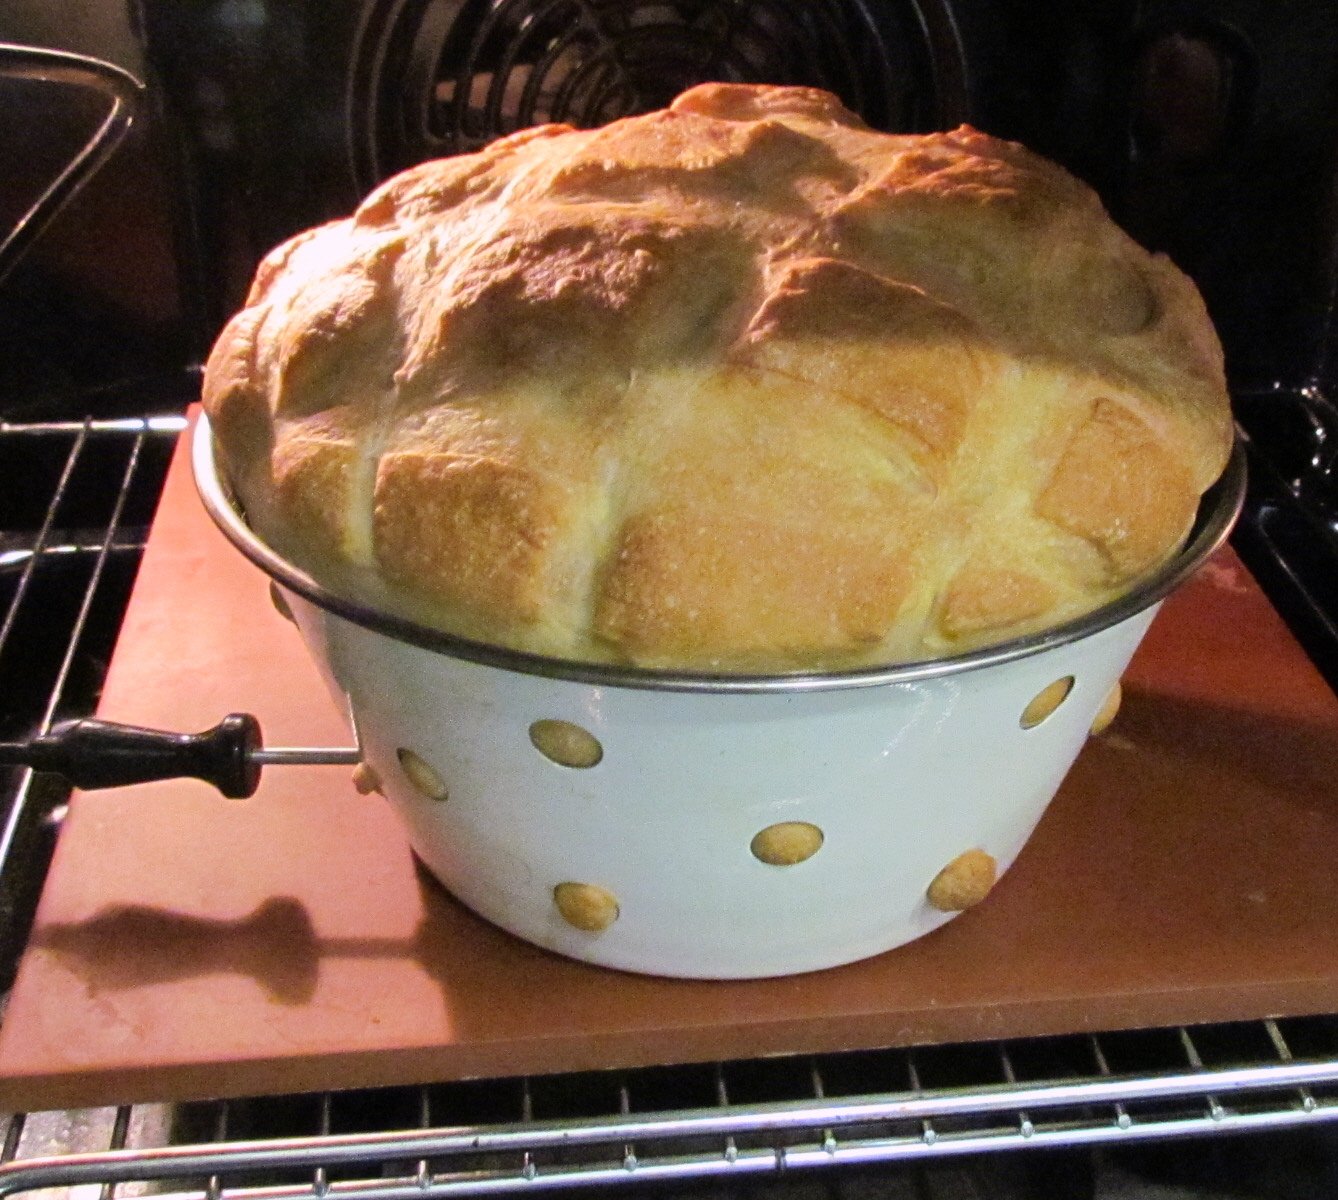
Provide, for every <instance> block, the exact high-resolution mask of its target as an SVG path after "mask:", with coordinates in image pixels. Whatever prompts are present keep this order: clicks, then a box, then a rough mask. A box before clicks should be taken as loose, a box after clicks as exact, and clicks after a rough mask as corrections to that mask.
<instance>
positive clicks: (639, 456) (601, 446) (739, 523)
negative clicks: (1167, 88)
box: [204, 84, 1232, 671]
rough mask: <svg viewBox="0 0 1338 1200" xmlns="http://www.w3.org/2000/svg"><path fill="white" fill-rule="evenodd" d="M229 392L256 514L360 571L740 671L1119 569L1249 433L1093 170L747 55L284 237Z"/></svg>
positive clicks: (1198, 320) (1068, 611)
mask: <svg viewBox="0 0 1338 1200" xmlns="http://www.w3.org/2000/svg"><path fill="white" fill-rule="evenodd" d="M204 403H205V408H206V410H207V412H208V413H209V415H210V417H211V420H212V421H213V422H214V425H215V430H216V437H217V441H218V447H219V450H220V454H221V457H222V460H223V463H224V467H225V470H226V471H227V473H228V475H229V477H230V478H231V480H232V482H233V484H234V486H235V488H236V490H237V492H238V494H239V496H240V498H241V501H242V503H243V505H244V506H245V509H246V511H247V514H248V517H249V519H250V520H251V522H252V524H253V525H254V526H255V528H256V529H257V531H258V532H259V533H260V534H261V536H262V537H264V538H266V540H268V541H269V542H270V543H271V544H273V545H274V546H275V548H276V549H278V550H279V551H280V552H281V553H283V554H285V555H286V556H288V557H289V558H291V559H292V560H293V561H294V562H296V563H297V564H298V565H299V566H301V567H303V568H305V569H306V570H308V571H310V572H311V573H313V574H314V575H315V576H316V577H318V578H321V579H323V580H324V581H326V582H327V583H328V584H329V585H330V586H332V587H335V588H336V589H340V590H344V591H351V592H353V593H354V594H356V595H358V596H359V597H360V598H362V599H364V600H366V601H368V602H370V603H373V604H376V605H378V606H380V607H386V608H391V609H393V610H395V611H397V612H399V613H401V614H402V615H407V616H409V617H411V618H413V619H417V620H420V621H424V622H427V623H430V624H433V625H435V626H438V627H441V628H444V629H446V630H449V631H452V632H455V633H459V634H463V635H464V636H468V637H473V638H477V639H482V640H485V641H489V642H494V643H498V644H501V645H505V646H510V647H513V648H517V649H522V650H527V651H531V652H536V653H541V654H549V655H556V656H559V657H566V658H574V659H581V660H589V661H622V662H632V663H637V664H641V665H646V666H653V667H665V668H674V667H678V668H684V669H708V670H722V671H772V670H776V671H783V670H791V669H833V668H840V667H846V666H854V665H861V664H869V663H885V662H895V661H902V660H910V659H916V658H925V657H933V656H936V655H941V654H943V653H949V652H956V651H960V650H965V649H970V648H974V647H976V646H979V645H983V644H987V643H989V642H993V641H998V640H1001V639H1003V638H1007V637H1012V636H1016V635H1018V634H1021V633H1024V632H1028V631H1031V630H1033V629H1036V628H1041V627H1044V626H1047V625H1051V624H1054V623H1057V622H1060V621H1063V620H1066V619H1069V618H1072V617H1074V616H1077V615H1079V614H1081V613H1082V612H1085V611H1088V610H1090V609H1092V608H1094V607H1097V606H1099V605H1100V604H1102V603H1104V602H1106V601H1107V600H1109V599H1111V598H1113V597H1114V596H1116V595H1118V594H1119V593H1121V592H1122V591H1124V590H1127V589H1128V588H1129V587H1131V586H1132V585H1133V584H1134V583H1135V582H1137V581H1138V580H1139V579H1140V578H1142V577H1144V576H1145V575H1146V574H1147V573H1148V572H1150V571H1152V570H1154V569H1155V568H1156V567H1157V566H1158V565H1159V564H1160V563H1161V562H1162V561H1164V560H1165V559H1166V558H1167V557H1168V556H1169V555H1171V554H1173V553H1174V552H1175V550H1176V549H1177V548H1178V546H1179V544H1180V542H1181V541H1182V539H1183V537H1184V535H1185V533H1186V532H1187V530H1188V528H1189V525H1190V522H1191V521H1192V519H1193V515H1194V512H1195V509H1196V506H1197V503H1198V500H1199V496H1200V495H1201V493H1202V492H1203V490H1204V489H1205V488H1206V487H1208V486H1209V485H1210V484H1211V483H1212V482H1213V481H1214V480H1215V479H1216V478H1217V476H1218V475H1219V474H1220V473H1221V471H1222V469H1223V467H1224V465H1225V463H1226V459H1227V456H1228V453H1229V450H1230V444H1231V437H1232V427H1231V418H1230V410H1229V405H1228V401H1227V396H1226V390H1225V385H1224V380H1223V372H1222V359H1221V352H1220V348H1219V346H1218V343H1217V340H1216V337H1215V336H1214V333H1213V330H1212V327H1211V325H1210V324H1209V321H1208V318H1207V315H1206V312H1205V310H1204V307H1203V304H1202V301H1201V300H1200V298H1199V296H1198V293H1197V292H1196V291H1195V289H1194V287H1193V285H1192V284H1191V283H1190V282H1189V281H1188V280H1187V279H1186V278H1185V277H1184V276H1183V275H1182V274H1181V273H1180V272H1179V271H1178V270H1177V269H1176V268H1175V267H1174V266H1173V265H1172V264H1171V263H1170V262H1169V261H1168V260H1166V259H1165V258H1164V257H1162V256H1158V255H1153V254H1149V253H1147V252H1146V251H1144V250H1143V249H1141V248H1140V247H1139V246H1137V245H1136V244H1135V243H1134V242H1133V241H1132V240H1131V239H1129V238H1128V237H1127V236H1126V235H1125V234H1124V233H1122V232H1121V231H1120V230H1119V229H1118V228H1117V227H1116V226H1115V225H1114V224H1113V223H1112V222H1111V221H1110V220H1109V219H1108V218H1107V217H1106V215H1105V213H1104V212H1103V210H1102V208H1101V205H1100V203H1099V201H1098V200H1097V198H1096V197H1095V195H1094V194H1093V193H1092V192H1091V191H1090V190H1089V189H1088V188H1087V187H1086V186H1085V185H1083V184H1081V183H1079V182H1078V181H1077V180H1075V179H1073V178H1072V177H1071V176H1069V175H1068V174H1066V173H1065V172H1064V171H1062V170H1061V169H1060V168H1058V167H1056V166H1054V165H1053V164H1051V163H1048V162H1046V161H1044V160H1042V159H1040V158H1038V157H1036V156H1035V155H1033V154H1031V153H1029V152H1028V151H1026V150H1024V149H1023V148H1021V147H1019V146H1016V145H1014V144H1011V143H1007V142H1001V141H998V140H996V139H993V138H990V137H988V136H986V135H984V134H981V133H978V132H976V131H974V130H972V129H969V128H967V127H963V128H961V129H957V130H955V131H952V132H949V133H937V134H930V135H924V136H898V135H888V134H882V133H877V132H874V131H872V130H870V129H867V128H866V127H864V126H863V125H862V124H861V123H860V121H859V120H858V119H857V118H856V117H855V116H853V115H852V114H851V113H849V112H847V111H846V110H844V109H843V108H842V107H841V106H840V104H839V103H838V102H837V101H836V99H835V98H834V97H832V96H830V95H828V94H826V93H823V92H818V91H814V90H811V89H802V88H782V87H766V86H753V85H724V84H707V85H703V86H701V87H697V88H694V89H692V90H691V91H688V92H686V93H684V94H683V95H682V96H680V97H679V98H678V99H677V100H676V101H675V102H674V103H673V104H672V105H671V106H670V107H669V108H668V109H665V110H662V111H659V112H655V113H650V114H647V115H645V116H639V117H632V118H628V119H626V120H623V121H618V122H615V123H614V124H612V125H609V126H606V127H604V128H601V129H596V130H589V131H578V130H574V129H569V128H567V127H565V126H545V127H540V128H537V129H529V130H525V131H523V132H521V133H518V134H516V135H514V136H512V137H510V138H506V139H503V140H502V141H500V142H496V143H494V144H492V145H491V146H489V147H487V148H486V149H485V150H483V151H481V152H479V153H477V154H473V155H467V156H462V157H459V158H454V159H446V160H442V161H438V162H431V163H424V164H422V165H420V166H418V167H414V168H412V169H410V170H408V171H406V172H404V173H402V174H400V175H398V176H396V177H395V178H393V179H391V180H389V181H387V182H386V183H385V184H383V185H382V186H381V187H380V188H378V189H377V190H376V191H375V192H373V193H372V195H371V196H369V197H368V198H367V200H366V201H365V202H364V203H363V204H362V205H361V207H360V208H359V209H358V211H357V212H356V213H355V214H354V215H353V216H352V217H350V218H348V219H346V220H342V221H336V222H332V223H330V224H328V225H325V226H322V227H320V228H318V229H315V230H311V231H308V232H307V233H304V234H302V235H300V236H298V237H297V238H294V239H293V240H292V241H290V242H288V243H286V244H285V245H284V246H281V247H279V248H278V249H277V250H275V251H274V252H273V253H272V254H270V255H269V256H268V257H267V259H266V260H265V262H264V263H263V264H262V265H261V267H260V269H259V271H258V273H257V276H256V279H255V282H254V284H253V286H252V290H251V293H250V296H249V297H248V300H247V303H246V306H245V307H244V308H243V309H242V311H241V312H240V313H238V314H237V316H236V317H234V319H233V320H232V321H231V322H230V323H229V325H228V326H227V328H226V329H225V330H224V331H223V333H222V335H221V336H220V337H219V339H218V342H217V343H216V345H215V347H214V350H213V353H212V355H211V356H210V359H209V363H208V365H207V368H206V373H205V386H204Z"/></svg>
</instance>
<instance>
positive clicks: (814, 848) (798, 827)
mask: <svg viewBox="0 0 1338 1200" xmlns="http://www.w3.org/2000/svg"><path fill="white" fill-rule="evenodd" d="M822 840H823V838H822V830H821V829H819V828H818V827H817V826H816V825H811V824H809V823H808V822H807V821H780V822H778V823H777V824H775V825H768V826H767V827H766V828H765V829H763V830H761V831H760V832H759V833H757V834H756V835H755V836H754V837H753V840H752V844H751V845H750V847H749V848H750V849H751V850H752V852H753V856H754V857H755V858H759V859H761V860H762V862H764V863H768V864H770V865H771V866H773V867H792V866H794V864H795V863H801V862H803V861H804V859H806V858H812V857H813V856H814V855H815V854H816V853H817V852H818V850H819V849H821V847H822Z"/></svg>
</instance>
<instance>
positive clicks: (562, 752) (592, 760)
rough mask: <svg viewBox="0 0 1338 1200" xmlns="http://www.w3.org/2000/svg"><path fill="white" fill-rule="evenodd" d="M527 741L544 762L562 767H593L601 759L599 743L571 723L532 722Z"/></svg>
mask: <svg viewBox="0 0 1338 1200" xmlns="http://www.w3.org/2000/svg"><path fill="white" fill-rule="evenodd" d="M530 741H531V742H532V743H533V744H534V748H535V749H536V750H538V751H539V753H540V754H542V755H543V756H544V757H545V758H548V759H551V760H552V761H553V762H555V763H558V764H560V765H561V766H564V767H593V766H594V765H595V764H596V763H598V762H599V760H600V759H602V758H603V757H604V747H603V746H601V745H600V744H599V739H598V738H597V737H595V735H594V734H593V733H589V732H588V731H586V730H584V729H582V728H581V727H580V726H579V725H573V724H572V723H571V722H570V721H554V720H543V721H535V723H534V724H533V725H531V726H530Z"/></svg>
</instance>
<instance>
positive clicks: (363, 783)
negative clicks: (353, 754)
mask: <svg viewBox="0 0 1338 1200" xmlns="http://www.w3.org/2000/svg"><path fill="white" fill-rule="evenodd" d="M353 786H354V787H355V788H357V789H358V794H359V795H362V796H370V795H371V794H372V793H373V792H380V791H381V776H380V775H378V774H377V773H376V768H375V767H374V766H372V765H371V763H365V762H360V763H359V764H358V765H357V766H356V767H354V768H353Z"/></svg>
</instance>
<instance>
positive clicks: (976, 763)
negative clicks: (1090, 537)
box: [195, 422, 1244, 979]
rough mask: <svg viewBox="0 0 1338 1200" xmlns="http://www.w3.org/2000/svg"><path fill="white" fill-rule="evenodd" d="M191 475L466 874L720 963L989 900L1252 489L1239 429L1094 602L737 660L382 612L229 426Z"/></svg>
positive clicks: (362, 740) (710, 968)
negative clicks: (948, 630) (625, 649)
mask: <svg viewBox="0 0 1338 1200" xmlns="http://www.w3.org/2000/svg"><path fill="white" fill-rule="evenodd" d="M195 471H196V479H197V483H198V484H199V487H200V493H201V496H202V497H203V499H204V503H205V506H206V508H208V509H209V511H210V513H211V515H212V516H213V517H214V519H215V520H216V522H217V523H218V524H219V526H220V528H221V529H222V530H223V532H224V534H225V535H226V536H227V537H228V538H229V540H231V541H232V543H233V544H234V545H235V546H236V547H237V548H238V549H239V550H240V551H241V552H242V553H243V554H245V555H246V556H247V557H248V558H250V559H251V560H252V561H253V562H255V563H256V564H257V565H259V566H260V567H261V568H262V569H263V570H265V571H266V572H267V573H268V574H269V575H270V577H271V579H272V580H273V581H274V583H275V587H276V593H275V594H276V596H280V597H282V598H283V600H285V601H286V603H285V605H284V607H285V608H286V609H288V610H290V611H291V614H292V615H293V616H294V618H295V620H296V622H297V624H298V626H299V628H300V629H301V631H302V634H303V636H304V637H305V639H306V641H307V644H308V647H309V649H310V650H311V652H312V654H313V656H314V658H315V659H316V661H317V663H318V664H319V665H320V667H321V670H322V672H323V674H324V676H325V678H326V681H327V683H328V685H329V687H330V688H331V690H332V692H333V694H334V695H336V697H338V698H339V699H340V700H341V702H343V701H346V702H347V703H348V705H349V708H350V711H351V712H352V714H353V716H354V719H355V722H356V726H357V733H358V739H359V745H360V747H361V750H362V756H363V762H362V765H361V766H360V767H359V768H358V770H357V773H356V776H355V779H356V781H357V782H358V784H359V786H360V787H362V788H364V789H365V790H371V789H375V790H378V791H381V792H382V793H384V795H385V796H386V797H387V799H388V800H389V802H390V803H391V804H393V805H394V807H395V808H396V809H397V810H398V812H399V814H400V815H401V817H402V818H403V821H404V825H405V827H406V829H407V830H408V836H409V838H410V841H411V842H412V845H413V848H414V850H415V851H416V853H417V854H418V856H419V857H420V858H421V859H422V861H423V862H424V863H425V864H426V865H427V867H428V868H429V869H430V870H431V871H432V872H433V873H434V874H435V875H436V876H437V877H438V878H439V879H440V880H441V882H442V883H443V884H444V885H445V887H447V888H448V889H449V890H450V891H451V892H452V893H453V894H454V895H455V896H456V897H457V898H458V899H460V900H461V901H462V902H463V903H464V904H466V905H468V906H469V907H470V908H472V909H473V910H474V911H476V912H477V913H478V914H480V915H481V916H482V917H484V918H486V919H487V920H489V921H491V922H493V923H495V924H496V925H499V926H501V927H502V928H503V929H506V930H509V931H510V932H511V933H513V934H515V935H516V936H518V937H521V938H524V939H527V940H528V941H530V942H533V943H535V944H537V945H539V946H543V947H546V948H547V949H549V950H552V951H554V952H556V953H558V954H563V955H568V956H570V957H572V958H577V959H584V960H586V961H588V962H592V963H598V964H601V965H603V966H607V967H613V968H619V969H622V970H628V971H638V972H646V973H650V974H656V975H671V976H684V977H696V978H717V979H720V978H749V977H761V976H774V975H786V974H794V973H798V972H803V971H813V970H818V969H820V968H825V967H833V966H837V965H839V964H842V963H848V962H852V961H855V960H857V959H862V958H866V957H868V956H871V955H874V954H879V953H884V952H887V951H891V950H893V949H894V948H895V947H898V946H901V945H903V944H905V943H906V942H909V941H911V940H913V939H915V938H918V937H921V936H923V935H925V934H927V933H930V932H931V931H932V930H934V929H936V928H937V927H939V926H940V925H942V924H943V923H944V922H945V921H948V920H950V919H952V917H953V916H955V915H956V914H957V913H959V912H961V911H963V910H965V909H967V908H970V907H971V906H973V905H974V904H977V903H979V902H981V901H982V900H985V899H986V897H987V896H988V894H989V892H990V890H991V888H992V887H993V886H994V884H995V883H996V881H997V879H998V878H999V876H1000V875H1002V873H1003V872H1005V871H1006V870H1007V869H1008V868H1009V866H1010V865H1011V864H1012V863H1013V861H1014V859H1015V858H1016V857H1017V856H1018V854H1019V853H1020V852H1021V851H1022V850H1023V847H1024V846H1025V844H1026V842H1027V840H1028V838H1029V837H1030V835H1031V833H1032V830H1033V829H1034V828H1035V826H1036V824H1037V822H1038V821H1039V820H1040V819H1041V816H1042V815H1043V813H1044V812H1045V809H1046V806H1047V805H1048V804H1049V803H1050V801H1051V799H1052V798H1053V797H1054V795H1055V793H1056V791H1057V790H1058V788H1059V785H1060V783H1061V781H1062V780H1063V778H1064V776H1065V774H1066V773H1067V772H1068V770H1069V768H1070V767H1071V765H1072V763H1073V761H1074V759H1075V758H1076V757H1077V755H1078V752H1079V751H1080V750H1081V749H1082V746H1083V744H1084V742H1085V741H1086V739H1087V738H1088V736H1089V733H1090V731H1091V730H1092V728H1093V725H1094V724H1100V723H1102V722H1105V721H1108V720H1109V718H1110V715H1111V710H1112V706H1113V704H1114V703H1115V702H1116V701H1117V697H1118V690H1117V689H1118V681H1119V678H1120V675H1121V673H1122V672H1123V671H1124V669H1125V667H1126V665H1127V664H1128V662H1129V659H1130V658H1131V657H1132V655H1133V653H1134V651H1135V649H1136V648H1137V646H1138V644H1139V641H1140V640H1141V639H1142V637H1143V634H1144V633H1145V631H1146V630H1147V627H1148V625H1149V624H1150V623H1151V621H1152V619H1153V616H1154V614H1155V612H1156V610H1157V607H1158V605H1159V603H1160V601H1161V599H1162V598H1163V597H1164V596H1165V595H1166V593H1167V592H1169V591H1170V590H1171V589H1172V588H1174V587H1175V586H1176V585H1177V584H1178V583H1179V582H1180V581H1182V580H1183V579H1185V578H1186V577H1187V576H1188V575H1189V574H1190V573H1191V572H1193V571H1194V570H1195V569H1196V568H1197V567H1198V566H1199V565H1200V564H1201V563H1202V562H1203V561H1204V560H1205V559H1206V558H1207V557H1208V556H1209V555H1210V554H1211V553H1212V551H1213V550H1214V549H1216V547H1217V546H1218V545H1220V544H1221V542H1222V541H1223V540H1224V539H1225V537H1226V535H1227V533H1228V531H1229V530H1230V528H1231V525H1232V523H1233V521H1234V519H1235V516H1236V514H1237V513H1238V511H1239V508H1240V503H1241V498H1242V496H1243V492H1244V466H1243V459H1242V456H1241V453H1240V452H1239V451H1237V453H1236V455H1235V456H1233V459H1232V463H1231V465H1230V466H1229V467H1228V470H1227V473H1226V475H1225V476H1224V477H1223V480H1222V481H1221V482H1220V483H1219V484H1218V485H1216V486H1215V488H1214V489H1213V490H1212V491H1211V492H1210V493H1209V496H1208V497H1207V498H1206V499H1205V502H1204V505H1203V511H1202V512H1201V514H1200V521H1199V523H1198V525H1197V526H1196V529H1195V531H1194V532H1193V534H1192V535H1191V538H1190V540H1189V543H1188V544H1187V546H1186V548H1185V549H1184V550H1183V551H1182V553H1181V554H1180V555H1179V556H1177V558H1176V559H1175V560H1173V561H1172V562H1171V563H1169V564H1167V566H1166V567H1165V568H1164V569H1163V570H1162V571H1161V572H1160V573H1159V574H1158V575H1157V576H1156V578H1154V579H1151V580H1149V581H1147V582H1146V583H1145V584H1144V585H1141V586H1140V587H1139V588H1138V589H1136V590H1135V591H1134V592H1132V593H1130V594H1129V595H1127V596H1125V597H1122V598H1121V599H1120V600H1118V601H1116V602H1114V603H1113V604H1111V605H1109V606H1108V607H1107V608H1106V609H1103V610H1101V611H1100V612H1098V613H1094V614H1089V615H1088V616H1087V617H1084V618H1082V619H1081V620H1079V621H1077V622H1074V623H1072V624H1071V625H1070V626H1066V627H1064V628H1061V629H1058V630H1051V631H1047V632H1045V633H1042V634H1037V635H1034V636H1032V637H1030V638H1025V639H1018V640H1017V641H1014V642H1011V643H1006V644H1004V645H1002V646H998V647H991V648H988V649H986V650H982V651H976V652H973V653H971V654H969V655H965V656H963V657H962V658H959V659H954V660H944V661H940V662H930V663H914V664H908V665H902V666H894V667H887V668H882V669H875V670H868V671H863V672H851V673H848V674H843V675H830V676H816V675H810V676H793V677H785V676H780V677H770V678H760V679H739V678H730V677H723V678H712V677H705V676H689V675H672V676H671V675H657V674H655V673H652V672H645V671H637V670H635V669H632V668H625V669H624V668H618V667H612V666H609V665H607V664H605V665H599V664H579V663H561V662H556V661H551V660H542V659H536V658H532V657H527V656H524V655H518V654H515V653H512V652H510V651H507V650H503V649H500V648H498V647H489V646H484V645H480V644H477V643H471V642H467V641H463V640H461V639H458V638H454V637H451V636H450V635H447V634H443V633H441V632H440V631H436V630H430V629H426V628H424V627H422V626H418V625H414V624H413V623H412V622H410V621H407V620H405V619H402V618H397V617H394V616H391V615H388V614H386V613H384V612H380V611H377V610H374V609H371V608H369V607H368V606H367V605H366V604H364V603H360V602H358V601H355V600H351V599H349V598H347V597H341V596H339V595H336V594H334V593H332V592H330V591H329V590H327V589H326V588H325V587H323V586H322V585H321V584H320V583H318V582H316V581H315V580H313V579H311V578H310V577H309V576H307V575H305V574H304V573H302V572H301V571H299V570H298V569H297V568H295V567H294V566H293V565H292V564H291V563H289V562H287V561H286V560H285V559H283V558H282V557H281V556H279V555H278V554H277V553H275V551H273V550H272V549H271V548H269V547H268V546H266V545H265V544H264V543H263V542H261V541H260V539H259V538H257V537H256V536H255V534H253V533H252V532H251V531H250V530H249V528H248V527H247V526H246V523H245V521H244V519H243V518H242V517H241V515H240V513H239V512H238V511H237V509H236V507H235V504H234V502H233V500H232V498H231V496H230V495H229V494H228V492H227V490H226V487H225V485H224V484H223V483H222V482H221V481H220V480H219V478H218V475H217V472H216V470H215V466H214V461H213V455H212V445H211V442H210V439H209V435H208V426H207V423H205V422H202V423H201V425H200V428H199V431H198V433H197V438H196V443H195Z"/></svg>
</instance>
